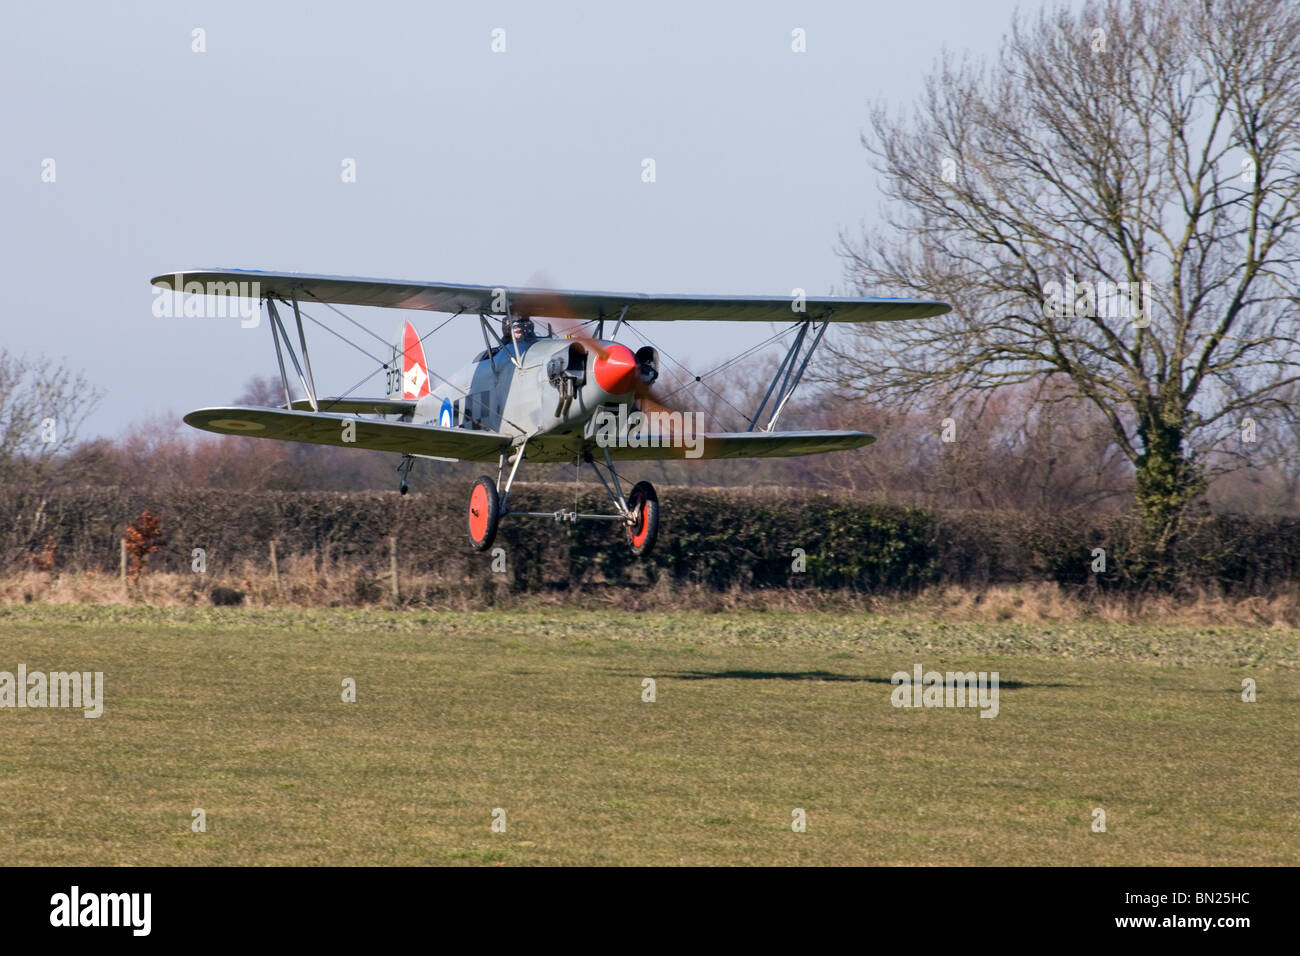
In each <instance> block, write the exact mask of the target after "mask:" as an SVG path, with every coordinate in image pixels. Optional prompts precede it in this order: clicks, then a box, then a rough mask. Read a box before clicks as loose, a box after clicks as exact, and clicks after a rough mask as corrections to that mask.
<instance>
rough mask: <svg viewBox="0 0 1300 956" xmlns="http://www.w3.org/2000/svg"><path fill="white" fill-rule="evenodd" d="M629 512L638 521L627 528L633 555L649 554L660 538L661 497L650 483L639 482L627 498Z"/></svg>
mask: <svg viewBox="0 0 1300 956" xmlns="http://www.w3.org/2000/svg"><path fill="white" fill-rule="evenodd" d="M627 506H628V510H630V511H631V512H632V514H633V515H634V516H635V518H636V520H635V521H634V522H633V523H632V524H629V525H628V526H627V536H628V538H629V539H631V541H632V553H633V554H638V555H640V554H649V553H650V551H651V549H653V548H654V546H655V539H656V538H657V537H658V536H659V496H658V495H657V494H656V493H655V486H654V485H652V484H650V482H648V481H638V482H637V483H636V484H635V485H633V486H632V491H631V492H630V493H629V494H628V496H627Z"/></svg>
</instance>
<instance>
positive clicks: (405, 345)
mask: <svg viewBox="0 0 1300 956" xmlns="http://www.w3.org/2000/svg"><path fill="white" fill-rule="evenodd" d="M428 394H429V366H428V363H427V362H425V360H424V345H423V344H421V342H420V337H419V336H418V335H416V334H415V327H414V326H412V325H411V323H410V322H407V323H406V332H405V333H404V334H403V336H402V398H405V399H413V398H424V396H426V395H428Z"/></svg>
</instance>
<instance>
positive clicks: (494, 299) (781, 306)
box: [152, 269, 951, 322]
mask: <svg viewBox="0 0 1300 956" xmlns="http://www.w3.org/2000/svg"><path fill="white" fill-rule="evenodd" d="M152 282H153V284H154V285H156V286H159V287H160V288H163V289H172V290H175V291H183V292H192V293H195V294H205V295H235V296H242V297H246V298H253V299H256V298H263V297H266V296H271V297H274V298H277V299H285V300H288V299H291V298H293V297H295V296H296V297H297V299H298V301H299V302H300V303H302V304H304V305H305V304H307V303H309V302H313V301H314V302H331V303H335V304H338V305H362V306H377V307H380V308H388V309H423V310H425V311H428V312H451V313H455V312H465V313H468V314H471V315H477V314H478V313H480V312H484V313H488V314H502V313H504V311H505V309H504V304H508V305H509V307H510V310H511V311H512V312H514V313H516V314H522V315H528V316H532V317H534V318H557V319H563V318H568V319H596V318H601V317H604V318H609V319H614V318H617V317H618V316H619V315H620V314H621V313H622V312H623V310H624V309H626V310H627V313H626V318H627V320H628V321H631V322H679V321H691V322H792V321H798V320H800V319H805V318H811V319H822V318H829V319H830V320H831V321H832V322H893V321H896V320H899V319H923V318H927V317H929V316H934V315H943V314H944V313H945V312H948V311H950V310H951V307H950V306H949V305H948V304H947V303H945V302H933V301H930V300H927V299H890V298H848V297H834V298H832V297H816V296H811V297H807V298H805V299H802V300H801V301H799V302H796V300H795V299H794V298H793V297H792V296H791V297H783V296H739V295H646V294H644V293H637V292H579V291H570V290H556V289H529V288H517V287H511V286H483V285H456V284H453V283H448V282H399V281H394V280H392V279H355V278H346V277H343V276H316V275H297V274H293V273H286V272H259V271H257V270H253V269H197V270H190V271H182V272H169V273H166V274H164V275H160V276H155V277H154V278H153V280H152ZM796 306H801V307H802V308H803V310H804V311H802V312H801V311H797V309H796Z"/></svg>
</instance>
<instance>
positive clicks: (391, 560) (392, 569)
mask: <svg viewBox="0 0 1300 956" xmlns="http://www.w3.org/2000/svg"><path fill="white" fill-rule="evenodd" d="M388 571H389V574H390V575H392V578H393V603H394V604H396V603H398V596H397V595H398V592H397V536H396V535H393V536H391V537H390V538H389V539H388Z"/></svg>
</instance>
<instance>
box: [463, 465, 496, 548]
mask: <svg viewBox="0 0 1300 956" xmlns="http://www.w3.org/2000/svg"><path fill="white" fill-rule="evenodd" d="M500 520H501V499H500V497H499V496H498V495H497V485H496V482H495V481H493V480H492V479H491V478H489V477H488V476H487V475H482V476H480V477H479V479H478V481H476V482H474V490H473V491H471V492H470V493H469V541H470V544H472V545H474V550H475V551H486V550H487V549H488V548H490V547H492V542H493V541H495V540H496V536H497V523H498V522H499V521H500Z"/></svg>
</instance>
